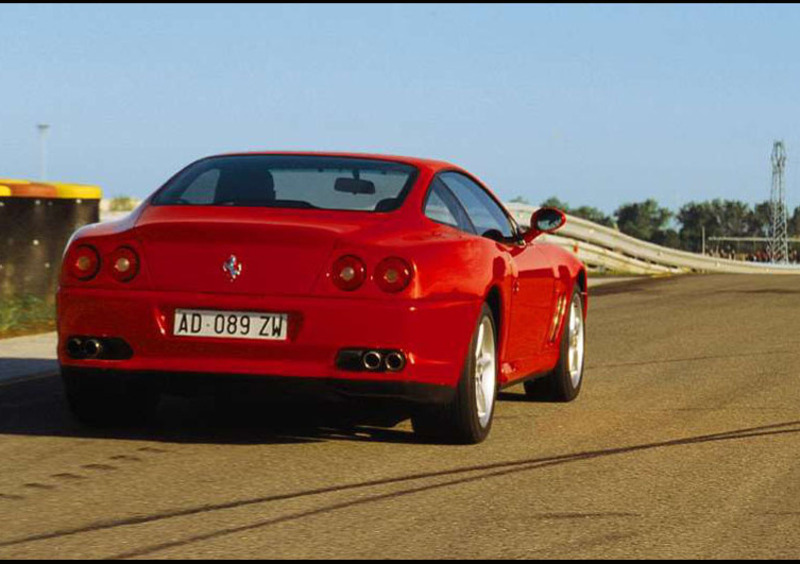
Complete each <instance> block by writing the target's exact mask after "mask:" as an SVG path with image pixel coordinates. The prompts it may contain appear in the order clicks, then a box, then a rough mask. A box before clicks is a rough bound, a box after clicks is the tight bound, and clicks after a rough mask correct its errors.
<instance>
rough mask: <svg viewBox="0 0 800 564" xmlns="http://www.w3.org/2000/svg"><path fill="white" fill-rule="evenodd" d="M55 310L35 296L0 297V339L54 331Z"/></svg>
mask: <svg viewBox="0 0 800 564" xmlns="http://www.w3.org/2000/svg"><path fill="white" fill-rule="evenodd" d="M55 328H56V308H55V304H53V303H49V302H47V301H45V300H43V299H41V298H37V297H35V296H3V297H0V339H6V338H9V337H20V336H22V335H33V334H36V333H47V332H49V331H55Z"/></svg>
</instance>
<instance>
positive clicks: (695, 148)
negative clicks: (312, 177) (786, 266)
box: [0, 4, 800, 212]
mask: <svg viewBox="0 0 800 564" xmlns="http://www.w3.org/2000/svg"><path fill="white" fill-rule="evenodd" d="M0 25H2V29H3V33H2V36H1V37H0V71H1V72H0V76H2V81H0V177H7V176H10V177H35V176H36V175H37V174H38V169H39V153H38V144H37V136H36V130H35V125H36V124H37V123H39V122H43V121H44V122H47V123H51V124H52V131H51V135H50V138H49V145H48V147H49V171H50V177H51V179H58V180H64V181H74V182H86V183H97V184H100V185H102V186H103V187H104V188H105V190H106V193H107V194H108V195H119V194H127V195H134V196H140V197H141V196H144V195H146V194H148V193H150V192H151V191H153V190H154V189H156V188H157V187H158V186H159V185H160V184H161V183H162V182H163V181H164V180H165V179H166V178H168V177H169V176H170V175H171V174H172V173H173V172H175V171H176V170H177V169H179V168H181V167H182V166H183V165H185V164H187V163H188V162H190V161H192V160H194V159H196V158H199V157H201V156H205V155H208V154H213V153H217V152H228V151H237V150H261V149H264V150H280V149H285V150H303V149H309V150H340V151H341V150H356V151H369V152H385V153H394V154H407V155H417V156H429V157H435V158H442V159H446V160H450V161H453V162H455V163H457V164H460V165H462V166H464V167H466V168H467V169H469V170H471V171H472V172H474V173H475V174H477V175H478V176H479V177H481V178H482V179H483V180H484V181H485V182H487V183H488V184H489V185H490V186H491V187H492V188H493V189H494V190H495V191H496V192H497V193H498V194H499V195H500V196H501V197H504V198H511V197H514V196H516V195H523V196H525V197H527V198H528V199H530V200H531V201H534V202H538V201H541V200H543V199H545V198H547V197H549V196H553V195H555V196H557V197H559V198H561V199H562V200H565V201H567V202H569V203H570V204H573V205H579V204H585V205H593V206H597V207H599V208H601V209H603V210H605V211H609V212H610V211H613V210H614V209H615V208H616V207H617V206H618V205H619V204H621V203H624V202H629V201H640V200H643V199H645V198H648V197H653V198H656V199H657V200H658V201H659V202H661V203H662V205H666V206H668V207H672V208H675V207H677V206H679V205H680V204H682V203H685V202H686V201H688V200H690V199H695V200H698V199H711V198H717V197H720V198H735V199H742V200H745V201H748V202H756V201H761V200H764V199H767V198H768V196H769V183H770V168H769V153H770V151H771V148H772V142H773V140H774V139H777V138H780V139H783V140H785V142H786V145H787V150H788V153H789V163H788V167H789V170H788V191H789V203H790V205H791V206H792V207H794V206H796V205H800V182H799V181H798V179H800V111H798V110H800V107H798V105H799V104H800V56H798V53H800V33H798V29H800V8H799V7H797V6H781V5H773V6H757V5H753V6H747V5H722V6H694V5H679V6H662V5H659V6H648V5H641V6H637V5H623V6H612V5H599V6H578V5H557V6H554V5H449V4H448V5H411V6H406V5H72V6H68V5H24V4H20V5H8V4H4V5H2V6H0Z"/></svg>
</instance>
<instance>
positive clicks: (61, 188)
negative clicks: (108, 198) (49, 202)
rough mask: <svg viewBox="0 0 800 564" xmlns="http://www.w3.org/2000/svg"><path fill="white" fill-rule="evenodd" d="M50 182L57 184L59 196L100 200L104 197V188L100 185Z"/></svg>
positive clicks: (53, 184)
mask: <svg viewBox="0 0 800 564" xmlns="http://www.w3.org/2000/svg"><path fill="white" fill-rule="evenodd" d="M48 184H50V185H51V186H55V189H56V194H57V196H56V197H57V198H68V199H76V200H99V199H101V198H102V197H103V190H101V189H100V187H99V186H89V185H86V184H67V183H65V182H48Z"/></svg>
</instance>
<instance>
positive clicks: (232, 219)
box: [58, 153, 587, 443]
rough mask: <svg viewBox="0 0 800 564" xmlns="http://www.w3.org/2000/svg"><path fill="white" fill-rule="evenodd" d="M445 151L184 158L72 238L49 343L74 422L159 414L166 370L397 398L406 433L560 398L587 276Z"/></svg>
mask: <svg viewBox="0 0 800 564" xmlns="http://www.w3.org/2000/svg"><path fill="white" fill-rule="evenodd" d="M564 222H565V217H564V214H562V213H561V212H560V211H558V210H555V209H551V208H542V209H540V210H539V211H537V212H536V213H535V214H534V215H533V217H532V218H531V224H530V227H526V228H521V227H520V226H518V225H517V223H516V222H515V221H514V219H513V218H512V216H511V215H510V214H509V213H508V211H506V209H505V208H504V207H503V205H502V204H501V203H500V202H499V200H498V199H497V198H496V197H495V196H494V195H493V194H492V193H491V192H490V191H489V190H488V189H487V188H486V187H485V186H484V185H483V184H482V183H481V182H480V181H478V180H477V179H476V178H475V177H474V176H472V175H470V174H469V173H467V172H466V171H464V170H462V169H460V168H458V167H456V166H453V165H451V164H447V163H443V162H436V161H430V160H422V159H411V158H400V157H384V156H370V155H351V154H284V153H281V154H234V155H223V156H216V157H211V158H206V159H203V160H200V161H197V162H195V163H194V164H191V165H190V166H188V167H187V168H185V169H184V170H182V171H181V172H179V173H178V174H176V175H175V176H174V177H173V178H172V179H170V180H169V181H168V182H167V183H166V184H165V185H164V186H163V187H161V188H160V189H159V190H158V191H157V192H155V193H154V194H153V195H152V196H150V197H149V198H148V199H147V200H146V201H145V202H144V203H143V204H142V205H141V206H139V208H138V209H137V210H136V211H135V212H133V213H132V214H131V215H130V216H128V217H127V218H125V219H123V220H120V221H116V222H112V223H105V224H95V225H90V226H87V227H84V228H83V229H80V230H79V231H78V232H76V233H75V235H74V236H73V238H72V240H71V241H70V243H69V244H68V246H67V250H66V253H65V258H64V262H63V269H62V273H61V280H60V287H59V291H58V333H59V344H58V356H59V361H60V364H61V369H62V376H63V379H64V383H65V387H66V391H67V397H68V400H69V403H70V406H71V409H72V410H73V412H74V414H75V415H76V417H78V418H79V419H80V420H82V421H84V422H86V423H89V424H108V423H112V422H120V421H122V420H129V419H130V418H132V417H134V416H140V415H143V414H147V413H152V411H153V410H154V409H155V406H156V404H157V402H158V398H159V396H160V395H161V393H163V392H165V391H169V389H170V387H171V386H170V385H171V384H174V383H176V382H184V383H185V382H199V381H201V380H207V379H208V378H209V377H213V378H214V379H217V380H225V379H234V378H241V377H247V378H248V379H259V380H263V381H278V382H283V383H295V384H297V383H301V382H302V383H316V384H319V385H321V386H323V387H325V388H326V389H328V390H334V391H335V392H336V393H339V394H344V395H346V396H355V397H382V398H389V399H391V400H397V401H398V402H402V403H403V404H404V405H408V406H409V407H410V408H411V409H410V413H412V422H413V425H414V429H415V431H416V432H417V433H419V434H421V435H425V436H430V437H436V438H438V439H441V440H447V441H453V442H460V443H477V442H480V441H482V440H483V439H485V438H486V436H487V435H488V433H489V431H490V429H491V426H492V418H493V415H494V411H495V402H496V400H497V394H498V390H500V389H502V388H504V387H507V386H512V385H515V384H520V383H523V382H524V383H525V390H526V392H527V394H528V395H529V396H531V397H535V398H544V399H550V400H553V401H571V400H573V399H574V398H575V397H577V395H578V393H579V392H580V389H581V383H582V380H583V370H584V334H585V333H584V323H585V316H586V306H587V291H586V289H587V288H586V271H585V269H584V267H583V265H582V264H581V263H580V262H579V261H578V260H577V259H576V258H575V257H574V256H572V255H570V254H569V253H567V252H565V251H563V250H561V249H560V248H558V247H556V246H552V245H548V244H545V243H543V242H541V240H539V241H537V238H538V237H539V236H540V235H542V234H543V233H552V232H554V231H556V230H557V229H559V228H560V227H561V226H562V225H563V224H564Z"/></svg>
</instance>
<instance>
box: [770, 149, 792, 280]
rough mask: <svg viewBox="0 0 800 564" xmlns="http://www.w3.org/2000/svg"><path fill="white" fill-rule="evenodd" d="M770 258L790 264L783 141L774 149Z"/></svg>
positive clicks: (776, 261) (777, 262)
mask: <svg viewBox="0 0 800 564" xmlns="http://www.w3.org/2000/svg"><path fill="white" fill-rule="evenodd" d="M770 216H771V217H770V220H771V223H772V227H771V230H770V242H769V257H770V261H772V262H773V263H775V264H786V263H788V262H789V237H788V233H787V224H788V216H787V214H786V149H785V148H784V146H783V141H775V144H774V145H773V148H772V192H771V195H770Z"/></svg>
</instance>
